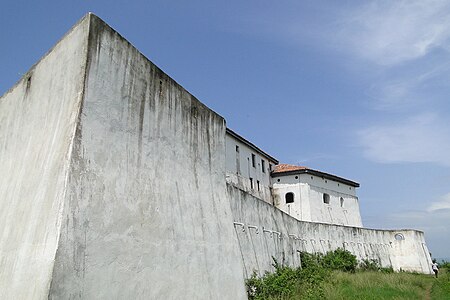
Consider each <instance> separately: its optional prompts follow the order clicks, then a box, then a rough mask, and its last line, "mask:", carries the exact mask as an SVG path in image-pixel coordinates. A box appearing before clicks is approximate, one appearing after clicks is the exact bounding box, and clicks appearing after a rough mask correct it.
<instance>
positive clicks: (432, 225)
mask: <svg viewBox="0 0 450 300" xmlns="http://www.w3.org/2000/svg"><path fill="white" fill-rule="evenodd" d="M449 220H450V208H446V209H439V210H434V211H427V210H425V211H404V212H398V211H397V212H395V213H393V214H390V215H387V216H385V217H384V216H379V217H378V219H377V221H376V223H377V224H379V223H380V222H382V223H383V224H384V226H386V227H387V228H405V229H411V228H414V229H419V230H423V231H424V232H425V238H426V240H427V244H428V248H429V249H430V250H431V251H432V252H433V256H434V257H449V252H448V250H447V249H448V245H449V244H450V228H449V226H448V225H449ZM369 226H370V225H369Z"/></svg>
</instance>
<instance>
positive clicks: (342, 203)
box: [340, 197, 344, 207]
mask: <svg viewBox="0 0 450 300" xmlns="http://www.w3.org/2000/svg"><path fill="white" fill-rule="evenodd" d="M340 201H341V207H344V198H342V197H341V199H340Z"/></svg>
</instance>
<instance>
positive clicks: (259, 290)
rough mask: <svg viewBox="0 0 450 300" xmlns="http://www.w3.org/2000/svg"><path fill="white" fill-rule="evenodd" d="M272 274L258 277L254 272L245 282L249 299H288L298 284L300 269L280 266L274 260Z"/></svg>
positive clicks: (267, 273)
mask: <svg viewBox="0 0 450 300" xmlns="http://www.w3.org/2000/svg"><path fill="white" fill-rule="evenodd" d="M272 259H273V260H274V263H273V266H274V268H275V272H274V273H269V272H266V273H265V274H264V276H262V277H258V275H257V274H256V272H254V273H253V275H252V277H251V278H250V279H248V280H247V281H246V286H247V295H248V298H249V299H255V300H258V299H267V298H270V297H290V296H292V295H293V293H294V292H295V291H296V289H297V286H298V284H299V278H300V269H293V268H290V267H287V266H282V265H280V264H279V263H278V262H277V261H276V260H275V258H272Z"/></svg>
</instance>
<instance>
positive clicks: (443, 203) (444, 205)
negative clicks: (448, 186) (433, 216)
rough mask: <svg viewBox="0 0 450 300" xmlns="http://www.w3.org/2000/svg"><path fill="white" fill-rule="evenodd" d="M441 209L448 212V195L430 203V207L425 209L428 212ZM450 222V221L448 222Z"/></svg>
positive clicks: (449, 197)
mask: <svg viewBox="0 0 450 300" xmlns="http://www.w3.org/2000/svg"><path fill="white" fill-rule="evenodd" d="M441 209H448V210H450V193H448V194H447V195H445V196H443V197H442V199H440V200H439V201H436V202H433V203H431V206H430V207H429V208H428V209H427V211H428V212H434V211H437V210H441ZM449 222H450V220H449Z"/></svg>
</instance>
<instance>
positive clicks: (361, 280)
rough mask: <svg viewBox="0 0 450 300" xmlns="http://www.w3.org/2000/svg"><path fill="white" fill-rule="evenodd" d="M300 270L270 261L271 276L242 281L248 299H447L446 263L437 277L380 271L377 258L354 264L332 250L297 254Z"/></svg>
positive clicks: (349, 257)
mask: <svg viewBox="0 0 450 300" xmlns="http://www.w3.org/2000/svg"><path fill="white" fill-rule="evenodd" d="M300 258H301V262H302V267H301V268H290V267H287V266H283V265H281V264H279V263H278V262H277V261H276V260H275V259H274V264H273V266H274V268H275V271H274V272H273V273H268V272H266V273H265V274H264V275H263V276H258V275H257V274H256V273H254V274H253V276H252V277H251V278H250V279H248V280H247V291H248V297H249V299H255V300H259V299H336V300H337V299H449V300H450V264H449V263H447V264H441V269H440V273H439V278H438V279H436V278H434V276H432V275H424V274H417V273H408V272H399V273H395V272H394V271H393V270H392V268H381V267H380V264H379V263H378V261H377V260H363V261H361V262H359V264H358V262H357V260H356V257H355V256H354V255H352V254H351V253H350V252H348V251H346V250H343V249H337V250H335V251H331V252H328V253H327V254H325V255H323V254H320V253H317V254H310V253H306V252H302V253H300Z"/></svg>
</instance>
